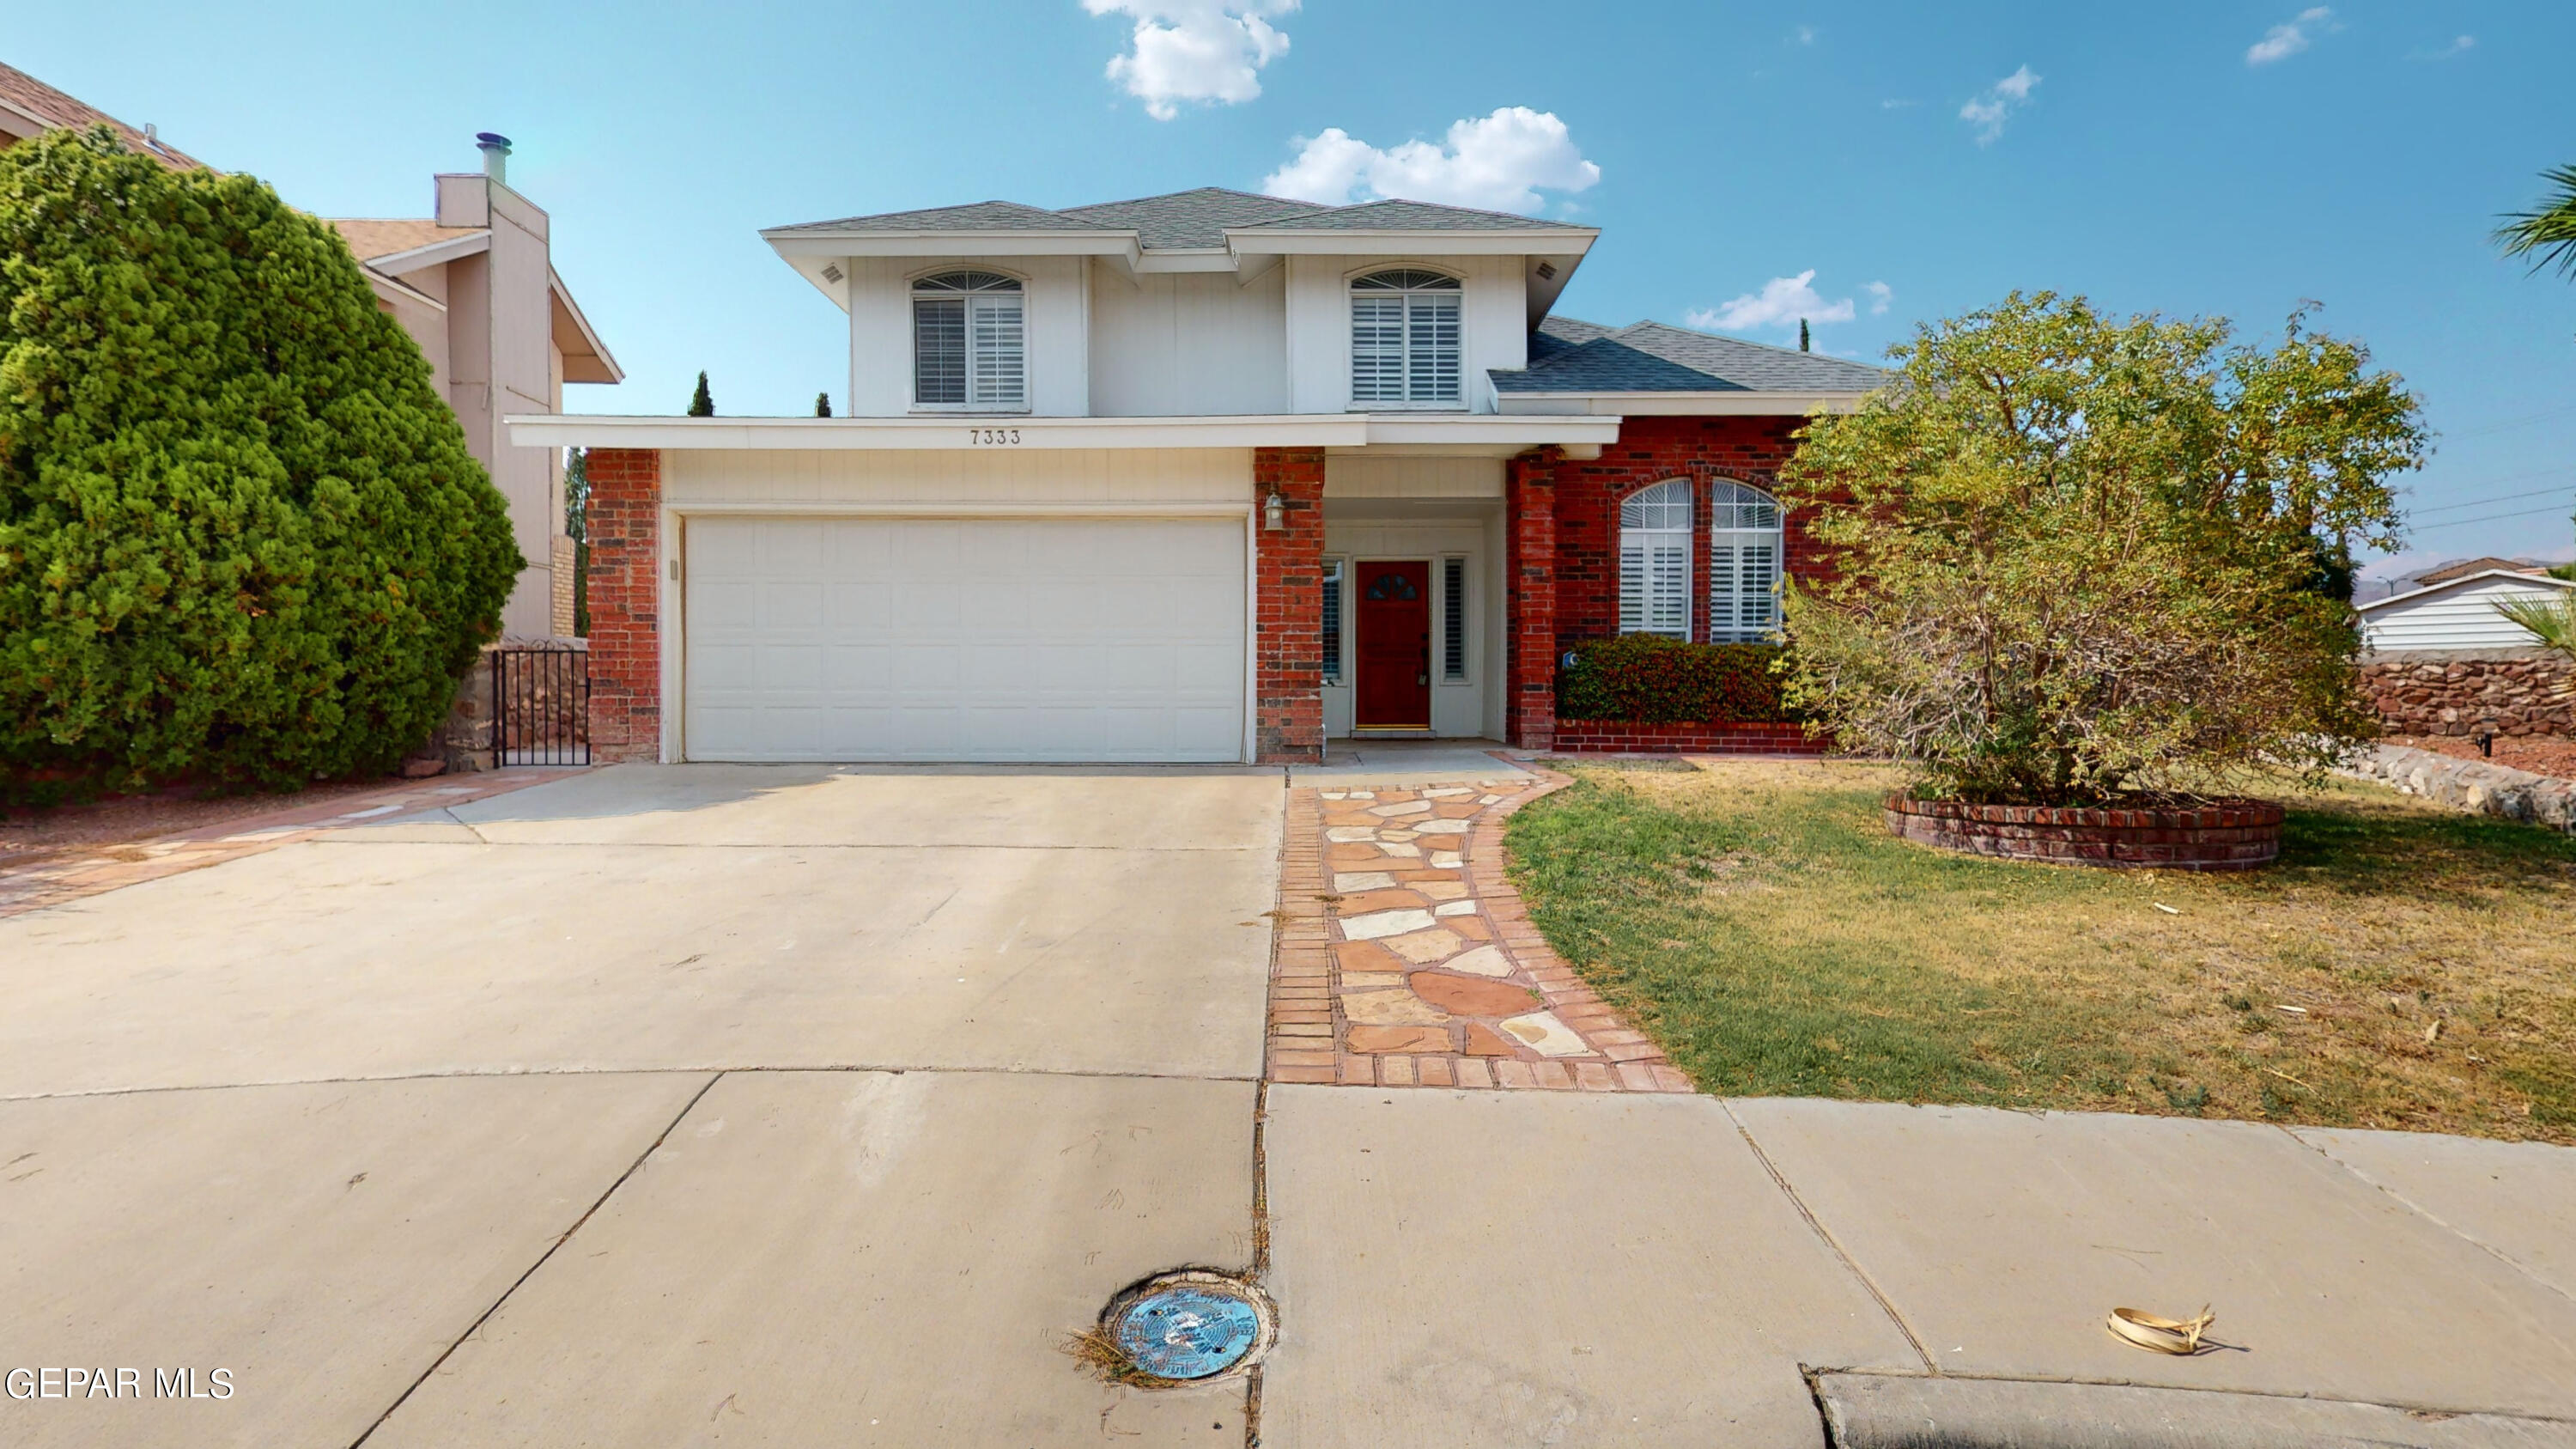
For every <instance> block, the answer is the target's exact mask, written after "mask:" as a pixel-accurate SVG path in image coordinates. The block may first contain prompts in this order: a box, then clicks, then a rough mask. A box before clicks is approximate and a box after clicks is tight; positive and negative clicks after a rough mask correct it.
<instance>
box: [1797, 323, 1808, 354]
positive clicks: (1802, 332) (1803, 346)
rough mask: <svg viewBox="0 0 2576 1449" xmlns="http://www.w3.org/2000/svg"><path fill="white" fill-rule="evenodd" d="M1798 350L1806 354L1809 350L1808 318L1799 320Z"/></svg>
mask: <svg viewBox="0 0 2576 1449" xmlns="http://www.w3.org/2000/svg"><path fill="white" fill-rule="evenodd" d="M1798 350H1799V351H1800V352H1805V351H1807V350H1808V348H1807V319H1806V318H1804V317H1801V318H1799V319H1798Z"/></svg>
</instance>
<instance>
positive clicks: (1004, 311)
mask: <svg viewBox="0 0 2576 1449" xmlns="http://www.w3.org/2000/svg"><path fill="white" fill-rule="evenodd" d="M970 305H971V307H972V309H973V314H974V319H975V402H976V403H977V404H978V405H980V406H985V407H1018V406H1019V405H1020V404H1021V403H1022V402H1024V401H1026V400H1027V396H1028V389H1027V385H1026V382H1025V379H1026V377H1027V367H1026V362H1025V359H1024V357H1023V355H1022V353H1023V348H1022V346H1021V339H1020V330H1021V329H1020V299H1019V298H1018V297H1017V296H983V297H977V298H975V299H974V300H973V302H972V303H971V304H970Z"/></svg>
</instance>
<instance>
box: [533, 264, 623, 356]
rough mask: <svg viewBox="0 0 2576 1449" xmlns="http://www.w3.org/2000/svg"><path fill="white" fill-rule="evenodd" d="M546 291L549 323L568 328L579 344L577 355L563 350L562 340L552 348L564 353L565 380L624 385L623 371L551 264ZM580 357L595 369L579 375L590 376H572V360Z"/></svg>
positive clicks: (557, 341) (547, 268)
mask: <svg viewBox="0 0 2576 1449" xmlns="http://www.w3.org/2000/svg"><path fill="white" fill-rule="evenodd" d="M546 290H547V292H548V293H549V294H550V296H551V298H552V300H553V304H554V305H553V308H552V310H553V311H554V313H555V316H554V317H553V318H551V319H549V320H550V321H553V322H555V323H558V324H565V325H568V326H569V328H570V330H571V331H572V333H573V335H574V337H575V338H576V339H577V340H578V341H579V342H580V343H581V345H582V349H583V350H582V351H580V352H575V351H574V350H573V349H571V348H569V347H565V346H564V345H563V342H562V339H560V338H558V339H556V342H555V346H556V348H557V349H558V350H559V351H561V352H562V353H563V359H564V381H566V382H597V383H615V382H624V381H625V380H626V369H624V368H622V367H619V366H618V365H617V359H616V358H614V357H612V356H610V355H609V352H608V344H607V343H605V342H602V341H600V340H599V333H598V331H597V329H595V328H593V327H592V326H591V325H590V318H589V317H588V316H586V315H584V314H583V312H582V310H581V304H580V303H578V302H576V301H574V300H573V299H572V289H571V288H570V287H567V286H565V285H564V280H563V277H562V275H561V274H559V273H557V272H556V271H555V269H554V267H553V265H552V264H548V266H547V267H546ZM579 357H586V358H588V359H589V360H590V361H591V362H592V363H593V364H595V365H594V366H591V367H585V368H583V369H581V371H582V372H584V373H588V374H590V375H589V376H576V375H575V373H574V368H573V361H574V359H575V358H579Z"/></svg>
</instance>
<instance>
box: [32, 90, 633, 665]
mask: <svg viewBox="0 0 2576 1449" xmlns="http://www.w3.org/2000/svg"><path fill="white" fill-rule="evenodd" d="M94 125H105V126H107V127H109V128H110V129H112V130H114V131H115V132H116V133H117V134H118V135H120V136H122V137H123V138H124V139H125V143H126V144H127V145H128V146H130V147H132V148H134V149H135V150H136V151H139V152H142V153H143V154H146V155H149V156H151V157H153V158H154V159H156V160H159V161H160V162H162V163H163V164H164V165H167V166H170V167H172V168H174V169H179V170H200V169H210V168H207V167H206V165H205V163H204V162H202V161H199V160H197V159H196V158H195V157H192V156H189V155H187V154H185V153H183V152H181V151H178V150H176V149H174V148H172V147H171V146H170V145H169V144H167V143H166V142H164V141H162V140H161V139H160V137H159V136H158V135H157V134H155V132H154V130H153V128H152V127H150V126H146V127H144V128H143V129H141V130H137V129H135V128H134V127H132V126H129V125H127V124H125V123H124V122H122V121H119V120H117V119H116V118H115V117H113V116H109V115H106V114H105V113H103V112H100V111H98V110H96V109H94V108H92V107H90V106H87V105H84V104H82V103H81V102H80V101H78V100H76V99H74V98H73V97H71V96H68V95H65V94H63V93H62V92H61V91H58V90H55V89H54V88H53V87H51V86H49V85H46V84H45V83H44V82H42V81H39V80H37V79H36V78H35V77H33V76H30V75H28V74H27V73H26V72H24V71H20V70H15V69H12V68H11V67H9V66H6V65H0V147H6V146H9V145H13V144H15V143H16V142H18V141H20V140H24V139H26V138H28V137H31V136H36V135H40V134H42V133H43V132H45V131H48V130H57V129H73V130H86V129H87V128H89V127H91V126H94ZM476 141H477V144H478V145H480V146H481V148H482V151H483V169H482V170H480V171H472V172H462V173H456V174H450V175H441V176H439V177H437V178H436V179H435V182H434V186H435V195H434V199H433V204H432V208H431V214H430V215H429V216H427V217H420V218H409V217H405V218H391V219H388V218H346V219H335V220H333V221H332V223H331V224H332V225H333V226H334V227H337V228H338V229H339V232H340V234H341V235H342V236H343V237H345V238H347V239H348V242H349V249H350V250H351V251H352V252H354V253H356V255H357V257H358V261H359V263H360V265H361V267H362V269H363V270H364V271H365V273H366V277H367V282H368V285H369V286H371V287H373V288H374V289H375V293H376V305H377V306H378V307H380V308H381V309H383V310H384V311H386V312H388V313H390V314H392V316H393V318H394V320H396V321H398V322H400V323H401V324H402V325H403V329H404V330H405V331H407V332H409V333H410V334H411V335H412V339H413V340H414V341H416V342H418V343H419V344H420V350H421V353H422V355H423V356H425V357H426V358H428V359H429V365H430V368H431V371H432V373H433V375H434V376H435V378H436V380H437V384H438V389H439V393H440V395H441V396H443V397H445V398H446V399H447V404H448V406H449V407H450V408H452V409H454V410H455V412H456V418H457V421H458V422H460V423H461V424H463V425H464V428H465V441H466V446H467V447H468V448H470V449H471V450H472V451H473V454H474V457H475V459H476V461H478V462H480V463H481V464H482V465H483V466H484V468H485V469H486V470H487V471H489V472H490V473H491V475H492V482H493V484H494V485H495V486H497V487H498V488H499V489H500V490H501V496H502V497H503V498H504V499H506V500H508V502H509V506H510V522H511V527H512V529H513V531H514V533H515V534H516V537H517V539H518V544H519V552H520V553H522V554H524V555H526V557H527V559H528V568H527V571H526V572H525V573H522V574H521V575H520V576H519V582H518V587H517V588H516V589H515V590H513V591H512V593H511V595H510V601H509V603H508V605H507V606H506V607H505V608H504V609H503V611H502V619H501V626H502V631H503V632H504V633H505V634H507V635H510V636H514V637H519V638H538V637H546V636H556V637H561V636H567V635H570V634H571V633H572V632H573V543H572V540H571V539H570V538H569V537H567V536H566V535H565V533H564V496H563V454H562V452H561V451H560V450H559V449H555V448H550V447H524V446H513V445H512V444H511V442H510V440H509V438H508V437H507V436H506V435H505V434H504V433H503V431H502V427H501V419H502V418H503V417H504V416H507V415H510V414H514V413H515V414H529V413H557V412H561V411H562V410H563V385H564V384H565V383H567V382H590V383H610V382H617V381H619V380H620V379H622V378H623V377H624V376H625V374H624V373H623V372H621V371H619V369H618V366H617V360H616V359H615V358H614V357H611V356H610V355H609V352H608V348H607V347H606V346H605V345H604V344H602V343H601V342H600V340H599V335H598V333H596V332H595V331H593V330H592V328H591V325H590V321H589V319H588V318H586V317H584V316H583V315H582V312H581V307H580V306H579V304H577V303H575V302H574V301H573V298H572V293H571V292H570V291H569V290H568V289H566V288H565V286H564V284H563V279H562V278H561V277H559V276H557V275H555V269H554V263H553V260H552V256H551V253H550V250H549V247H548V234H549V230H550V224H549V222H548V220H547V217H546V213H545V212H544V211H543V210H542V209H540V208H539V207H538V206H537V205H536V204H535V203H533V202H531V201H529V200H528V199H527V198H526V197H524V196H521V195H520V194H519V193H517V192H516V191H513V190H511V189H510V186H509V182H508V178H507V174H506V166H507V163H508V158H509V154H510V143H509V141H508V140H507V139H506V138H504V137H501V136H495V135H491V134H488V133H487V134H484V135H482V136H478V137H477V138H476Z"/></svg>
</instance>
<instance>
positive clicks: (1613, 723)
mask: <svg viewBox="0 0 2576 1449" xmlns="http://www.w3.org/2000/svg"><path fill="white" fill-rule="evenodd" d="M1554 748H1555V749H1557V750H1558V751H1560V752H1562V753H1565V754H1578V753H1596V754H1612V755H1821V754H1823V753H1824V752H1825V742H1824V741H1822V740H1818V739H1810V738H1808V735H1807V732H1806V730H1805V729H1804V728H1802V727H1800V726H1798V725H1793V724H1630V723H1628V722H1626V721H1623V720H1589V719H1561V720H1558V721H1557V722H1556V744H1555V746H1554Z"/></svg>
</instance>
